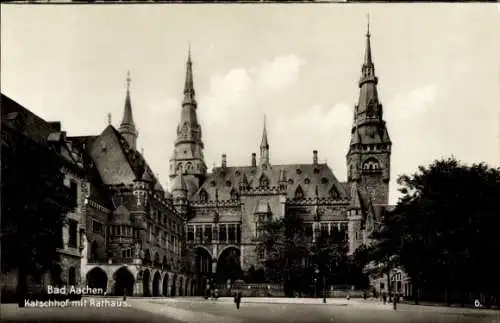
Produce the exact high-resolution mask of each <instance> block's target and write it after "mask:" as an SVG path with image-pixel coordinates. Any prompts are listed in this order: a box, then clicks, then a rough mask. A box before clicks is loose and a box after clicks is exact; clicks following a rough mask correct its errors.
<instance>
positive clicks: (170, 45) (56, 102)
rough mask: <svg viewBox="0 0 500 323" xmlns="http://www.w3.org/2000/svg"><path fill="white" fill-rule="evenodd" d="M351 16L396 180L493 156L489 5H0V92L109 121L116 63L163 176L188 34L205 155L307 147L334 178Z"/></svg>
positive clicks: (493, 10)
mask: <svg viewBox="0 0 500 323" xmlns="http://www.w3.org/2000/svg"><path fill="white" fill-rule="evenodd" d="M367 14H369V15H370V31H371V34H372V55H373V60H374V63H375V71H376V74H377V76H378V78H379V87H378V90H379V95H380V99H381V102H382V104H383V106H384V119H385V120H386V121H387V127H388V130H389V134H390V137H391V140H392V142H393V150H392V161H391V164H392V168H391V182H390V203H396V202H397V200H398V198H399V196H400V194H399V192H398V186H397V184H396V179H397V177H398V176H399V175H401V174H411V173H413V172H415V171H416V170H417V167H418V166H419V165H428V164H430V163H432V162H433V161H434V160H435V159H440V158H443V157H445V158H446V157H449V156H452V155H453V156H455V157H456V158H458V159H460V160H462V161H464V162H466V163H474V162H486V163H488V164H490V165H491V166H495V167H497V166H500V130H499V129H500V113H499V111H500V42H499V39H500V37H499V33H500V19H499V18H500V7H499V5H497V4H466V3H464V4H455V5H453V4H390V5H389V4H383V3H382V4H371V5H368V4H367V5H361V4H358V5H339V4H336V5H335V4H318V3H316V4H262V5H259V4H252V5H250V4H248V5H222V4H221V5H216V4H214V5H208V4H206V5H165V4H163V5H161V4H156V5H155V4H148V5H58V6H56V5H43V6H41V5H31V6H30V5H5V4H2V5H1V91H2V93H3V94H5V95H7V96H9V97H10V98H12V99H13V100H15V101H17V102H18V103H20V104H22V105H23V106H25V107H26V108H28V109H30V110H31V111H33V112H34V113H36V114H37V115H39V116H40V117H42V118H44V119H45V120H48V121H55V120H59V121H61V122H62V126H63V128H64V130H65V131H67V133H68V135H70V136H77V135H91V134H94V135H95V134H99V133H101V132H102V131H103V130H104V128H105V127H106V126H107V124H108V116H107V115H108V113H111V119H112V124H113V125H114V126H115V127H119V123H120V121H121V118H122V115H123V106H124V100H125V91H126V75H127V71H130V73H131V78H132V82H131V99H132V107H133V114H134V119H135V121H136V125H137V127H138V129H139V139H138V147H139V148H140V149H144V155H145V157H146V159H147V160H148V162H149V164H150V165H151V167H152V168H153V171H154V172H155V173H157V174H158V175H159V178H160V181H161V182H162V183H163V184H164V185H166V186H169V184H168V175H169V174H168V172H169V167H168V165H169V158H170V157H171V155H172V151H173V142H174V139H175V133H176V127H177V123H178V122H179V119H180V112H181V100H182V91H183V86H184V78H185V68H186V57H187V52H188V47H189V44H190V46H191V52H192V59H193V70H194V82H195V89H196V95H197V100H198V117H199V120H200V124H201V126H202V132H203V141H204V143H205V159H206V163H207V166H208V167H209V168H212V166H213V165H214V163H215V164H216V165H220V163H221V154H227V162H228V165H235V166H236V165H240V166H241V165H248V164H249V163H250V160H251V153H253V152H256V153H258V151H259V144H260V140H261V134H262V127H263V120H264V115H265V116H266V119H267V127H268V138H269V144H270V156H271V163H274V164H284V163H310V162H312V151H313V150H315V149H316V150H318V151H319V153H318V154H319V159H320V161H323V162H324V161H326V162H327V163H328V165H329V166H330V167H331V168H332V170H333V172H334V174H335V175H336V176H337V178H339V180H345V178H346V173H347V170H346V166H345V164H346V161H345V155H346V152H347V148H348V143H349V138H350V133H349V131H350V127H351V125H352V118H353V108H354V105H355V104H356V100H357V97H358V91H359V88H358V80H359V77H360V73H361V64H362V61H363V55H364V46H365V33H366V28H367Z"/></svg>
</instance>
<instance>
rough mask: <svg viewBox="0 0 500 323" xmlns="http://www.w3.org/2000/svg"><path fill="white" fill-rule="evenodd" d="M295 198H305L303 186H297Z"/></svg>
mask: <svg viewBox="0 0 500 323" xmlns="http://www.w3.org/2000/svg"><path fill="white" fill-rule="evenodd" d="M295 198H296V199H303V198H304V191H303V190H302V187H300V186H299V187H297V189H296V190H295Z"/></svg>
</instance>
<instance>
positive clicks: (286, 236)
mask: <svg viewBox="0 0 500 323" xmlns="http://www.w3.org/2000/svg"><path fill="white" fill-rule="evenodd" d="M261 230H262V237H261V240H260V243H259V244H258V246H257V250H258V252H259V253H261V254H264V255H265V261H264V267H265V272H266V278H267V280H268V281H273V282H281V283H284V285H285V289H286V291H289V290H293V289H295V288H297V283H298V282H300V280H301V279H300V278H301V277H302V279H303V274H304V268H303V266H302V264H301V261H302V259H303V257H305V256H306V255H307V249H306V248H305V246H306V244H307V243H306V239H305V230H304V223H303V221H302V219H301V218H300V216H299V215H295V214H290V215H287V216H285V217H283V218H280V219H273V220H270V221H267V222H265V223H263V224H262V226H261ZM297 279H298V280H297Z"/></svg>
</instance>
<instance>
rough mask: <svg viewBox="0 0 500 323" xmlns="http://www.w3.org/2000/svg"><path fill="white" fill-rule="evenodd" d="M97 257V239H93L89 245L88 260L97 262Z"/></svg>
mask: <svg viewBox="0 0 500 323" xmlns="http://www.w3.org/2000/svg"><path fill="white" fill-rule="evenodd" d="M98 258H99V245H98V244H97V241H94V242H92V244H91V245H90V255H89V260H90V262H97V259H98Z"/></svg>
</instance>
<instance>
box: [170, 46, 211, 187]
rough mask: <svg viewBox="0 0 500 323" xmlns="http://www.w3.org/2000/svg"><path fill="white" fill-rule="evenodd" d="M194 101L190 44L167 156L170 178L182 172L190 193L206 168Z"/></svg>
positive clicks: (172, 178)
mask: <svg viewBox="0 0 500 323" xmlns="http://www.w3.org/2000/svg"><path fill="white" fill-rule="evenodd" d="M196 109H197V103H196V99H195V90H194V82H193V62H192V58H191V45H190V44H189V46H188V53H187V60H186V79H185V82H184V99H183V100H182V108H181V118H180V121H179V123H178V125H177V139H176V140H175V144H174V145H175V148H174V152H173V154H172V157H171V158H170V167H171V170H172V171H171V173H170V178H171V180H175V178H176V177H177V176H178V175H179V174H180V173H183V176H184V177H185V180H186V183H189V185H188V188H189V189H190V192H189V194H192V193H194V191H196V190H197V189H198V187H199V185H201V183H202V181H203V179H204V177H205V175H206V171H207V166H206V164H205V160H204V156H203V148H204V145H203V141H202V135H201V126H200V124H199V123H198V116H197V114H196Z"/></svg>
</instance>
